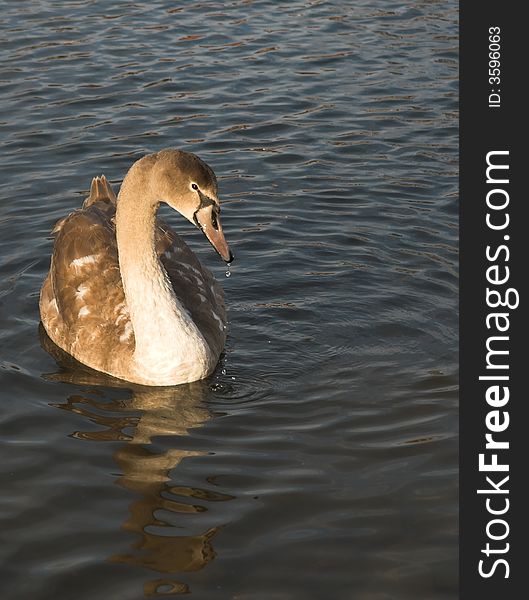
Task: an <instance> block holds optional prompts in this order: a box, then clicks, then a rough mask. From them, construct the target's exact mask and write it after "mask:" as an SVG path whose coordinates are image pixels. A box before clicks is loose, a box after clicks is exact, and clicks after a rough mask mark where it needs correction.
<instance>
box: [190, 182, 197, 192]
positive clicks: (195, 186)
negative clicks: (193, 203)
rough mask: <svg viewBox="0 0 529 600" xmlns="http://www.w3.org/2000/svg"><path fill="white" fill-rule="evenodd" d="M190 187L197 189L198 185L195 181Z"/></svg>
mask: <svg viewBox="0 0 529 600" xmlns="http://www.w3.org/2000/svg"><path fill="white" fill-rule="evenodd" d="M191 187H192V188H193V189H194V190H195V191H198V185H197V184H196V183H192V184H191Z"/></svg>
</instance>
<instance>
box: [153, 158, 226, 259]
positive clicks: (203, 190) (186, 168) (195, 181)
mask: <svg viewBox="0 0 529 600" xmlns="http://www.w3.org/2000/svg"><path fill="white" fill-rule="evenodd" d="M154 171H155V179H154V180H155V181H156V185H157V187H158V190H157V193H156V195H157V197H159V198H160V199H161V200H162V201H163V202H165V203H166V204H168V205H169V206H170V207H171V208H174V209H175V210H176V211H178V212H179V213H180V214H181V215H183V216H184V217H185V218H186V219H187V220H188V221H190V222H191V223H193V225H195V226H196V227H198V229H200V230H201V231H202V233H203V234H204V235H205V236H206V238H207V239H208V240H209V242H210V243H211V245H212V246H213V248H215V250H216V251H217V252H218V254H219V255H220V257H221V258H222V260H224V261H225V262H227V263H230V262H232V261H233V254H232V253H231V251H230V249H229V246H228V244H227V242H226V240H225V238H224V232H223V230H222V224H221V221H220V200H219V197H218V187H217V178H216V176H215V173H214V172H213V169H211V167H209V166H208V165H207V164H206V163H205V162H204V161H202V160H200V158H198V156H196V155H195V154H191V153H190V152H183V151H182V150H173V149H168V150H162V151H161V152H158V153H157V155H156V164H155V166H154Z"/></svg>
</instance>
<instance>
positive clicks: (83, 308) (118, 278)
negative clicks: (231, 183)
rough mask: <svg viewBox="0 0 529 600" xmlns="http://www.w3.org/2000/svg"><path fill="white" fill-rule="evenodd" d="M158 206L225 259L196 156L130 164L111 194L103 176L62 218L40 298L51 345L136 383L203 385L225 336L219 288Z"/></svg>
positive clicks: (215, 210)
mask: <svg viewBox="0 0 529 600" xmlns="http://www.w3.org/2000/svg"><path fill="white" fill-rule="evenodd" d="M160 202H166V203H167V204H169V205H170V206H171V207H172V208H174V209H175V210H177V211H178V212H180V213H181V214H182V215H183V216H184V217H186V218H187V219H188V220H189V221H191V222H192V223H194V224H195V225H196V226H197V227H199V228H200V229H201V230H202V231H203V233H204V234H205V235H206V237H207V238H208V240H209V241H210V242H211V244H212V245H213V246H214V247H215V249H216V250H217V252H218V253H219V254H220V255H221V257H222V258H223V259H224V260H225V261H226V262H230V261H232V260H233V255H232V254H231V252H230V250H229V248H228V245H227V244H226V241H225V239H224V234H223V231H222V226H221V224H220V203H219V199H218V195H217V181H216V177H215V174H214V173H213V171H212V170H211V169H210V167H208V166H207V165H206V164H205V163H204V162H202V161H201V160H200V159H199V158H198V157H197V156H195V155H193V154H190V153H187V152H182V151H179V150H172V149H169V150H162V151H161V152H158V153H156V154H151V155H148V156H145V157H143V158H142V159H140V160H139V161H137V162H136V163H134V165H133V166H132V167H131V169H130V170H129V172H128V173H127V175H126V177H125V179H124V181H123V184H122V186H121V189H120V192H119V195H118V197H117V198H116V196H115V195H114V192H113V191H112V188H111V186H110V184H109V183H108V181H107V180H106V179H105V178H104V177H100V178H99V177H98V178H95V179H94V180H93V181H92V187H91V191H90V196H89V197H88V198H87V199H86V200H85V202H84V204H83V207H82V208H81V209H79V210H77V211H75V212H73V213H71V214H70V215H68V216H67V217H65V218H63V219H61V220H60V221H59V222H58V223H57V224H56V225H55V228H54V230H53V233H54V235H55V242H54V248H53V254H52V258H51V266H50V270H49V273H48V275H47V277H46V279H45V281H44V284H43V286H42V290H41V294H40V315H41V320H42V324H43V326H44V328H45V330H46V333H47V334H48V336H49V337H50V338H51V340H52V341H53V342H54V343H55V344H57V346H59V347H60V348H61V349H62V350H64V351H66V352H67V353H68V354H70V355H72V356H73V357H74V358H75V359H77V360H78V361H79V362H81V363H83V364H85V365H87V366H89V367H91V368H93V369H96V370H97V371H101V372H103V373H107V374H109V375H112V376H114V377H118V378H120V379H124V380H127V381H130V382H133V383H139V384H143V385H174V384H179V383H188V382H191V381H196V380H199V379H202V378H204V377H206V376H207V375H209V374H210V373H211V372H212V371H213V369H214V368H215V366H216V364H217V362H218V360H219V357H220V354H221V352H222V350H223V348H224V342H225V339H226V310H225V305H224V295H223V291H222V288H221V287H220V285H219V284H218V283H217V282H216V280H215V279H214V277H213V275H212V274H211V273H210V271H209V270H208V269H206V268H205V267H203V266H202V265H201V264H200V262H199V260H198V259H197V257H196V256H195V255H194V254H193V252H192V251H191V250H190V249H189V247H188V246H187V245H186V244H185V242H184V241H183V240H182V239H181V238H180V237H179V236H178V235H177V234H176V233H175V232H174V231H172V230H171V229H170V227H169V226H168V225H166V224H165V223H164V222H163V221H162V220H161V219H158V218H157V216H156V213H157V210H158V207H159V204H160Z"/></svg>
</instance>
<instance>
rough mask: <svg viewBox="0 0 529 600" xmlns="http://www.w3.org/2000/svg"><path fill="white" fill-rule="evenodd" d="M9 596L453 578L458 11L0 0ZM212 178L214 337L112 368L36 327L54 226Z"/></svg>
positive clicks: (295, 591)
mask: <svg viewBox="0 0 529 600" xmlns="http://www.w3.org/2000/svg"><path fill="white" fill-rule="evenodd" d="M0 28H1V32H2V36H1V42H0V61H1V67H0V86H1V97H0V129H1V136H0V147H1V151H2V160H1V161H0V175H1V177H0V377H1V384H0V444H1V451H2V454H1V455H2V461H1V463H0V484H1V490H2V492H1V495H0V514H1V515H2V518H3V524H2V528H1V530H2V544H1V545H0V569H1V571H2V575H1V579H0V581H1V584H0V585H1V587H2V593H1V596H2V599H3V600H8V599H9V600H10V599H17V600H20V599H25V598H28V599H29V598H31V599H32V600H94V599H96V598H101V599H105V600H135V599H142V598H145V597H147V598H150V597H158V596H160V597H164V596H168V597H179V595H180V594H184V593H191V597H193V598H197V599H199V600H202V599H204V600H213V599H219V600H224V599H233V600H235V599H236V600H294V599H295V600H298V599H299V600H305V599H320V598H321V599H333V600H349V599H351V600H400V599H402V600H410V598H421V599H428V600H441V599H451V600H454V599H455V598H456V597H457V560H458V554H457V534H458V506H457V502H458V490H457V477H458V465H457V458H458V454H457V452H458V445H457V424H458V409H457V383H458V378H457V359H458V356H457V348H458V345H457V293H458V288H457V286H458V278H457V277H458V276H457V247H458V241H457V240H458V237H457V225H458V217H457V194H458V181H457V177H458V162H457V160H458V155H457V152H458V148H457V144H458V132H457V126H458V120H457V119H458V114H457V102H458V80H457V77H458V70H457V66H458V65H457V60H458V54H457V46H458V40H457V3H455V2H452V1H448V2H439V1H433V0H432V1H414V2H408V3H402V2H397V1H393V0H384V1H382V0H375V1H373V0H369V1H364V0H354V1H349V2H345V1H338V0H329V1H308V0H290V1H289V2H272V1H258V0H256V1H252V0H246V1H242V0H232V1H228V2H219V1H209V0H205V1H203V2H184V1H179V2H178V1H171V2H170V1H156V0H150V1H149V2H147V1H145V2H141V1H138V2H124V1H120V0H114V1H113V2H106V1H103V0H97V1H87V0H82V1H69V2H59V1H52V0H40V1H35V2H32V1H31V2H30V1H20V0H17V1H14V0H12V1H7V0H6V1H5V2H3V3H2V11H1V13H0ZM165 147H179V148H183V149H187V150H189V151H192V152H195V153H197V154H198V155H199V156H201V157H202V158H203V159H204V160H205V161H206V162H207V163H208V164H210V165H211V166H212V167H213V169H214V170H215V172H216V173H217V175H218V177H219V184H220V193H221V198H222V199H223V224H224V229H225V232H226V237H227V239H228V242H229V243H230V246H231V248H232V250H233V251H234V253H235V255H236V257H237V259H236V261H235V262H234V264H233V265H232V268H231V276H230V277H229V278H227V277H226V276H225V271H226V267H225V265H224V264H223V263H222V262H221V261H220V260H219V259H218V257H217V256H216V255H215V254H214V252H213V251H212V249H211V247H210V246H209V245H207V244H206V243H205V241H204V240H203V237H202V236H201V234H200V233H199V232H198V231H196V230H194V229H193V228H192V227H191V226H190V225H188V224H186V223H185V222H184V221H183V219H182V218H181V217H179V216H178V215H177V214H176V213H171V212H170V211H169V210H168V209H164V210H163V211H162V212H163V216H164V217H165V218H167V219H169V220H170V222H171V224H172V225H173V226H174V227H175V229H177V231H179V233H180V234H181V235H182V236H183V237H184V238H185V240H186V241H187V242H188V243H189V244H190V245H191V246H192V248H193V250H194V251H195V252H196V253H197V254H198V255H199V256H200V259H201V260H202V262H203V263H204V264H206V265H207V266H208V267H209V268H211V269H212V270H213V272H214V273H215V275H216V277H217V278H218V279H219V280H220V281H221V283H222V285H223V287H224V289H225V291H226V296H227V303H228V306H229V319H230V327H229V337H228V342H227V348H226V356H225V358H224V360H223V361H222V363H221V364H220V365H219V367H218V369H217V371H216V373H215V374H214V375H213V376H212V377H211V379H209V380H207V381H205V382H198V383H196V384H193V385H188V386H180V387H175V388H163V389H156V388H152V389H145V388H133V389H132V388H130V387H127V386H124V387H119V386H118V387H115V386H111V385H109V384H108V382H105V381H104V380H103V381H101V380H99V379H98V378H97V377H94V376H90V375H88V374H84V373H83V372H82V371H80V370H79V369H68V368H63V367H59V366H58V365H57V364H56V363H55V361H54V359H53V358H52V357H51V356H50V355H49V354H48V353H47V352H46V351H45V350H44V349H43V348H42V347H41V344H40V341H39V332H38V324H39V314H38V294H39V289H40V286H41V284H42V281H43V278H44V276H45V273H46V271H47V269H48V267H49V256H50V252H51V240H50V230H51V228H52V226H53V224H54V222H55V221H56V220H57V219H59V218H60V217H62V216H63V215H65V214H67V213H68V212H70V211H72V210H74V209H76V208H77V207H79V206H80V204H81V202H82V200H83V197H84V196H85V195H86V193H87V190H88V188H89V185H90V180H91V178H92V177H93V176H94V175H98V174H100V173H104V174H105V175H106V176H107V177H108V178H109V179H110V180H111V181H112V183H113V184H114V187H115V188H116V189H118V187H119V184H120V181H121V180H122V178H123V177H124V175H125V173H126V171H127V169H128V168H129V166H130V165H131V164H132V162H133V161H134V160H135V159H137V158H139V157H140V156H142V155H143V154H145V153H149V152H153V151H157V150H160V149H162V148H165Z"/></svg>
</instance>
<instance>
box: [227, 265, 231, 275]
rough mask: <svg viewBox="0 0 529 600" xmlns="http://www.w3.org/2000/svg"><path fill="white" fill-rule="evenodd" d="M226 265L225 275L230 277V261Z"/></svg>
mask: <svg viewBox="0 0 529 600" xmlns="http://www.w3.org/2000/svg"><path fill="white" fill-rule="evenodd" d="M226 266H227V267H228V269H227V271H226V277H231V273H230V267H231V263H226Z"/></svg>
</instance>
